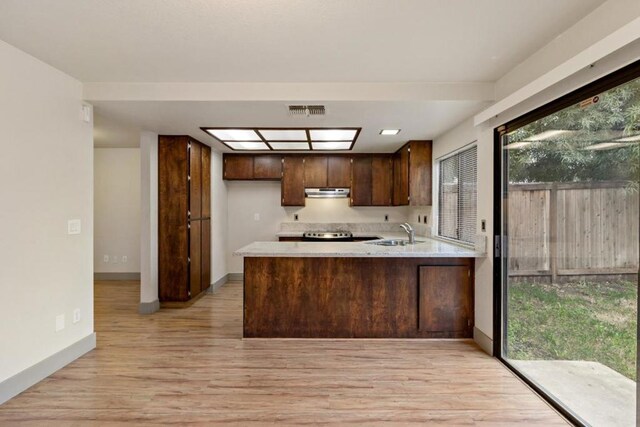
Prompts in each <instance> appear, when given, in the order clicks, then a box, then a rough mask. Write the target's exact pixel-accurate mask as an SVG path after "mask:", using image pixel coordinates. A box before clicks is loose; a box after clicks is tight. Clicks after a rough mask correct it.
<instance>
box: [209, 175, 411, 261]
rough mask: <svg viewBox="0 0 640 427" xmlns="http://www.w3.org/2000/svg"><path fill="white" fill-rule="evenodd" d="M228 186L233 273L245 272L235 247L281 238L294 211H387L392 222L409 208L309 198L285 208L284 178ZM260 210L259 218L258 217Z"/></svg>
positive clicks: (363, 215) (352, 215)
mask: <svg viewBox="0 0 640 427" xmlns="http://www.w3.org/2000/svg"><path fill="white" fill-rule="evenodd" d="M227 189H228V203H229V205H228V233H229V243H228V252H227V266H228V270H229V272H230V273H242V258H241V257H234V256H232V253H233V252H234V251H236V250H237V249H239V248H241V247H242V246H245V245H248V244H249V243H251V242H254V241H271V240H277V238H276V233H277V232H278V231H279V230H280V223H281V222H287V221H293V220H294V214H298V216H299V221H300V222H384V215H385V214H388V215H389V221H390V222H404V221H407V218H408V212H409V209H408V208H407V207H360V208H352V207H350V206H349V200H348V199H336V200H330V199H319V200H311V199H307V200H306V205H305V206H304V207H300V208H294V207H288V208H283V207H282V206H280V182H269V181H263V182H258V181H227ZM214 209H215V206H214ZM256 213H257V214H259V215H260V220H259V221H256V220H255V219H254V215H255V214H256ZM214 237H215V236H214Z"/></svg>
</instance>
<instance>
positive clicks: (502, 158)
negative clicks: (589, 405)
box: [493, 60, 640, 426]
mask: <svg viewBox="0 0 640 427" xmlns="http://www.w3.org/2000/svg"><path fill="white" fill-rule="evenodd" d="M636 78H640V60H638V61H635V62H633V63H631V64H629V65H626V66H624V67H622V68H620V69H619V70H617V71H613V72H612V73H610V74H608V75H606V76H604V77H602V78H599V79H598V80H595V81H593V82H591V83H588V84H587V85H585V86H583V87H581V88H578V89H576V90H574V91H572V92H570V93H568V94H566V95H563V96H561V97H559V98H557V99H555V100H553V101H550V102H549V103H547V104H545V105H543V106H541V107H538V108H536V109H534V110H532V111H530V112H528V113H525V114H523V115H521V116H520V117H517V118H515V119H513V120H511V121H509V122H507V123H505V124H503V125H501V126H498V127H496V128H495V129H494V135H493V137H494V150H493V167H494V169H493V170H494V174H493V204H494V206H493V229H494V236H493V237H494V242H493V245H494V246H493V249H494V250H493V261H494V262H493V355H494V357H496V358H497V359H498V360H499V361H500V362H502V364H503V365H505V366H506V367H507V368H509V369H510V370H511V371H512V372H513V373H514V374H515V375H517V376H518V377H519V378H520V379H521V380H522V381H524V382H525V383H526V384H527V385H528V386H529V387H531V388H532V389H533V390H534V391H535V392H536V393H537V394H538V395H540V396H541V397H542V398H543V399H544V400H546V401H547V402H548V403H549V404H550V405H551V406H553V407H554V408H555V409H556V410H557V411H558V412H559V413H560V414H562V415H563V416H564V417H565V418H566V419H567V420H569V421H570V422H572V423H573V424H575V425H579V426H586V425H587V423H586V421H584V420H582V419H581V418H580V417H579V416H578V414H575V413H573V412H572V411H570V410H569V409H568V408H566V407H565V406H563V405H562V404H561V403H560V402H559V401H557V400H555V399H554V398H553V397H552V396H551V395H550V394H549V393H547V392H546V391H545V390H544V389H543V388H542V387H540V386H539V385H537V384H536V383H534V382H533V381H532V380H530V379H529V378H528V377H526V376H525V375H524V374H523V373H522V372H520V371H519V370H518V369H516V368H515V367H514V366H512V365H511V364H510V363H509V362H508V361H507V360H506V359H505V358H504V357H503V356H502V346H503V343H504V341H505V334H506V330H505V328H504V327H503V326H504V324H503V313H504V310H506V307H507V304H506V293H503V287H502V284H503V283H506V281H507V260H508V249H509V248H508V246H507V245H505V244H504V243H505V242H506V239H504V241H503V237H506V233H505V234H504V235H503V230H502V225H503V222H504V224H507V222H506V221H507V220H508V212H507V209H506V203H505V202H506V200H507V199H508V193H507V189H506V186H504V185H503V183H505V182H507V171H508V158H507V151H506V150H503V149H502V137H503V136H504V135H505V134H507V133H509V132H511V131H513V130H515V129H518V128H521V127H523V126H525V125H527V124H529V123H532V122H534V121H536V120H538V119H541V118H543V117H546V116H548V115H550V114H553V113H555V112H557V111H560V110H563V109H565V108H567V107H570V106H572V105H574V104H577V103H579V102H580V101H582V100H584V99H587V98H590V97H593V96H596V95H598V94H600V93H602V92H605V91H607V90H609V89H612V88H614V87H616V86H619V85H622V84H624V83H627V82H629V81H631V80H634V79H636ZM639 221H640V219H639ZM639 239H640V237H639ZM503 255H504V256H503ZM638 283H640V270H639V271H638ZM638 320H639V321H638V331H637V337H638V339H640V313H639V316H638ZM639 354H640V351H638V350H636V371H637V377H638V378H640V358H639V357H638V355H639ZM636 384H637V382H636ZM638 420H640V390H639V387H638V386H637V385H636V422H638Z"/></svg>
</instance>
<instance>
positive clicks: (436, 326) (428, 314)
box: [418, 265, 473, 337]
mask: <svg viewBox="0 0 640 427" xmlns="http://www.w3.org/2000/svg"><path fill="white" fill-rule="evenodd" d="M419 270H420V279H419V290H418V305H419V309H418V325H419V329H420V330H421V331H426V332H446V333H458V334H460V333H463V334H464V335H465V336H469V337H470V336H472V335H473V286H472V280H471V269H470V267H469V266H460V265H449V266H421V267H420V269H419ZM449 336H450V335H449Z"/></svg>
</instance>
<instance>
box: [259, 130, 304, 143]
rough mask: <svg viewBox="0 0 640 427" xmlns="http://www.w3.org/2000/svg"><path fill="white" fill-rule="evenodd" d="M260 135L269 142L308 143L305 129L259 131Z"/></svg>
mask: <svg viewBox="0 0 640 427" xmlns="http://www.w3.org/2000/svg"><path fill="white" fill-rule="evenodd" d="M258 132H260V135H262V137H263V138H264V139H266V140H267V141H306V140H307V132H306V131H305V130H304V129H286V130H285V129H283V130H271V129H258Z"/></svg>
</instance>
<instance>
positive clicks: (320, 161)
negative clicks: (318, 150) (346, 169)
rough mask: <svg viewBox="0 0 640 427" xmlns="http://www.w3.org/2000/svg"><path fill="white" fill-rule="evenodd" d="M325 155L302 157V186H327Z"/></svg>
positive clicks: (326, 161)
mask: <svg viewBox="0 0 640 427" xmlns="http://www.w3.org/2000/svg"><path fill="white" fill-rule="evenodd" d="M328 164H329V159H328V158H327V156H306V157H305V158H304V186H305V187H307V188H315V187H326V186H327V165H328Z"/></svg>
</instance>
